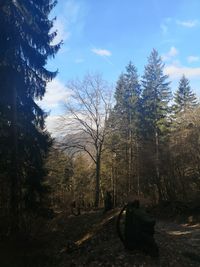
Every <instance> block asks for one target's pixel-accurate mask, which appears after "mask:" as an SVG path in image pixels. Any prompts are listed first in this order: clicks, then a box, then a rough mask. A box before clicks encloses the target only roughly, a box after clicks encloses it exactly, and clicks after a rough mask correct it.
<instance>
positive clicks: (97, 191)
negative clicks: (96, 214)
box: [94, 155, 101, 208]
mask: <svg viewBox="0 0 200 267" xmlns="http://www.w3.org/2000/svg"><path fill="white" fill-rule="evenodd" d="M100 163H101V157H100V155H97V157H96V184H95V187H96V188H95V202H94V206H95V208H98V207H99V193H100V168H101V164H100Z"/></svg>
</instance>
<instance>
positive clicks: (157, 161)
mask: <svg viewBox="0 0 200 267" xmlns="http://www.w3.org/2000/svg"><path fill="white" fill-rule="evenodd" d="M155 145H156V162H155V163H156V164H155V165H156V166H155V167H156V184H157V188H158V201H159V202H160V201H161V200H162V191H161V184H160V166H159V139H158V131H157V129H156V131H155Z"/></svg>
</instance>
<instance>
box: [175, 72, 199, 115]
mask: <svg viewBox="0 0 200 267" xmlns="http://www.w3.org/2000/svg"><path fill="white" fill-rule="evenodd" d="M174 102H175V105H174V109H175V113H177V112H181V111H183V112H185V111H186V110H189V109H192V108H194V107H196V106H197V98H196V96H195V94H194V93H193V92H192V90H191V87H190V82H189V80H188V79H187V78H186V77H185V75H183V76H182V77H181V79H180V81H179V87H178V90H177V91H176V93H175V98H174Z"/></svg>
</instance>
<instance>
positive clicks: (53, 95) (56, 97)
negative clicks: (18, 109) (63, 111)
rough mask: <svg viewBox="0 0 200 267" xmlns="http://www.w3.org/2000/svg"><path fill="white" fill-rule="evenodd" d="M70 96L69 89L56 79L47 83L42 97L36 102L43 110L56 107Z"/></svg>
mask: <svg viewBox="0 0 200 267" xmlns="http://www.w3.org/2000/svg"><path fill="white" fill-rule="evenodd" d="M69 96H70V90H69V89H68V88H67V87H66V86H65V85H64V84H63V83H62V82H61V81H59V80H58V79H54V80H53V81H52V82H50V83H48V84H47V90H46V93H45V95H44V98H43V99H42V100H41V101H38V104H39V105H40V106H41V107H42V108H43V109H45V110H47V109H51V108H57V107H58V106H59V104H62V103H63V102H64V101H66V100H67V99H68V97H69Z"/></svg>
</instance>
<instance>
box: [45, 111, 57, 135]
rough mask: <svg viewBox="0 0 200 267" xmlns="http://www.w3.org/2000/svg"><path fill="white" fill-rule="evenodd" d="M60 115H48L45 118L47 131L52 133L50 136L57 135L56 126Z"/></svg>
mask: <svg viewBox="0 0 200 267" xmlns="http://www.w3.org/2000/svg"><path fill="white" fill-rule="evenodd" d="M59 120H60V116H51V115H50V116H48V117H47V118H46V120H45V122H46V128H47V130H48V132H50V133H51V134H52V136H54V137H55V136H57V135H58V133H57V127H58V124H59Z"/></svg>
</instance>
